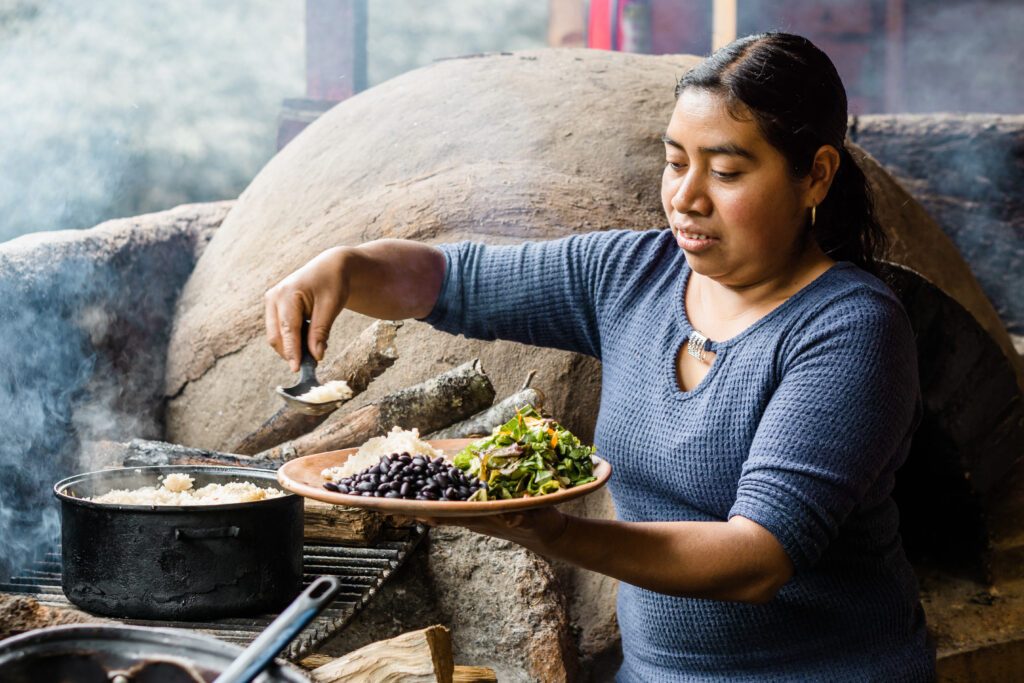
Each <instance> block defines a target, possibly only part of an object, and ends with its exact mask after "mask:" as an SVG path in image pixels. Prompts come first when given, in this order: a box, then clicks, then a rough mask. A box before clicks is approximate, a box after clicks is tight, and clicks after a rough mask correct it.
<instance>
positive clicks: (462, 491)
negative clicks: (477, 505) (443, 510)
mask: <svg viewBox="0 0 1024 683" xmlns="http://www.w3.org/2000/svg"><path fill="white" fill-rule="evenodd" d="M459 497H460V498H462V499H466V498H469V488H468V487H466V486H460V487H459Z"/></svg>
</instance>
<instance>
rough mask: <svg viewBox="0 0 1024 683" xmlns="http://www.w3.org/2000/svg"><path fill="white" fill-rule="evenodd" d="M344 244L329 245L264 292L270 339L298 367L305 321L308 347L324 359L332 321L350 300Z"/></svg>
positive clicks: (294, 366)
mask: <svg viewBox="0 0 1024 683" xmlns="http://www.w3.org/2000/svg"><path fill="white" fill-rule="evenodd" d="M345 251H346V250H345V248H344V247H335V248H333V249H328V250H327V251H325V252H323V253H321V254H320V255H319V256H317V257H316V258H314V259H313V260H311V261H310V262H309V263H307V264H306V265H304V266H302V267H301V268H299V269H298V270H296V271H295V272H294V273H292V274H291V275H289V276H288V277H286V278H284V279H283V280H281V281H280V282H278V283H277V284H276V285H274V286H273V287H271V288H270V289H269V290H267V293H266V294H264V296H263V301H264V304H265V322H266V326H267V341H268V342H269V343H270V346H271V347H273V349H274V350H275V351H277V353H278V355H279V356H281V357H282V358H284V359H285V360H286V361H288V365H289V366H290V367H291V370H292V372H298V371H299V360H300V358H301V356H302V354H301V352H300V348H301V347H300V346H299V345H300V344H301V343H302V339H301V335H302V321H303V320H305V319H307V318H308V319H309V321H310V323H309V339H308V340H307V343H308V345H309V351H310V353H312V354H313V357H314V358H316V359H317V361H322V360H323V358H324V351H326V349H327V338H328V336H330V333H331V325H332V324H333V323H334V319H335V318H337V317H338V314H339V313H341V310H342V309H343V308H344V307H345V304H346V302H347V301H348V289H349V278H348V273H347V272H346V265H345V262H346V258H345Z"/></svg>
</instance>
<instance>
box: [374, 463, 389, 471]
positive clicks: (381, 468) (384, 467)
mask: <svg viewBox="0 0 1024 683" xmlns="http://www.w3.org/2000/svg"><path fill="white" fill-rule="evenodd" d="M376 469H377V471H378V472H380V473H381V474H387V473H388V461H387V460H381V462H380V464H379V465H377V468H376Z"/></svg>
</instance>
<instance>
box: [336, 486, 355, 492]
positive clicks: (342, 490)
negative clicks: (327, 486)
mask: <svg viewBox="0 0 1024 683" xmlns="http://www.w3.org/2000/svg"><path fill="white" fill-rule="evenodd" d="M338 493H352V489H350V488H349V487H347V486H344V485H342V484H339V485H338Z"/></svg>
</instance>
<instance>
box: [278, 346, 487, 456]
mask: <svg viewBox="0 0 1024 683" xmlns="http://www.w3.org/2000/svg"><path fill="white" fill-rule="evenodd" d="M492 401H494V387H493V386H491V381H490V379H488V378H487V375H486V374H484V371H483V368H482V367H481V366H480V361H479V360H477V359H474V360H472V361H470V362H468V363H464V364H462V365H460V366H459V367H457V368H453V369H451V370H449V371H447V372H444V373H442V374H440V375H438V376H437V377H434V378H432V379H429V380H427V381H426V382H422V383H420V384H417V385H415V386H411V387H408V388H405V389H402V390H400V391H396V392H395V393H393V394H389V395H387V396H385V397H384V398H382V399H380V401H378V402H376V403H372V404H370V405H368V406H364V407H362V408H360V409H359V410H356V411H354V412H352V413H349V414H348V415H345V416H343V417H341V418H340V419H337V420H332V421H331V422H329V423H327V424H325V425H324V426H322V427H321V428H320V429H318V430H316V431H315V432H313V433H312V434H308V435H306V436H303V437H300V438H298V439H294V440H292V441H289V442H288V443H285V444H282V445H280V446H277V447H275V448H271V449H269V450H266V451H263V452H262V453H260V454H259V457H261V458H265V459H267V460H274V461H281V460H290V459H292V458H295V457H298V456H301V455H307V454H309V453H321V452H324V451H332V450H338V449H341V448H351V447H354V446H359V445H361V444H363V443H364V442H366V441H367V440H368V439H370V438H372V437H375V436H380V435H381V434H384V433H385V432H387V431H389V430H390V429H391V428H392V427H393V426H395V425H398V426H400V427H403V428H405V429H412V428H413V427H416V428H418V429H419V430H420V433H421V434H429V433H430V432H433V431H436V430H438V429H442V428H444V427H447V426H449V425H451V424H453V423H455V422H458V421H459V420H462V419H464V418H467V417H469V416H470V415H473V414H474V413H476V412H478V411H480V410H483V409H484V408H486V407H487V406H489V405H491V402H492Z"/></svg>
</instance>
